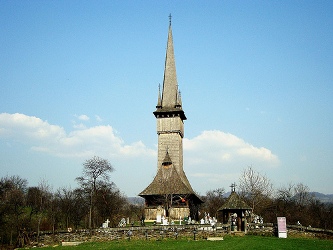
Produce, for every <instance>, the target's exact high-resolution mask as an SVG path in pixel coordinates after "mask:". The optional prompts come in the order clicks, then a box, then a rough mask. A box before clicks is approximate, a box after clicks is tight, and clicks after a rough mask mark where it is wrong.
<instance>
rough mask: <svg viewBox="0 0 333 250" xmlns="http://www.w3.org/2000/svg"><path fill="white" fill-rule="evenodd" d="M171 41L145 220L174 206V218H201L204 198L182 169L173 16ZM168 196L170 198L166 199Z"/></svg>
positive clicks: (181, 113)
mask: <svg viewBox="0 0 333 250" xmlns="http://www.w3.org/2000/svg"><path fill="white" fill-rule="evenodd" d="M169 18H170V19H169V30H168V41H167V49H166V56H165V68H164V78H163V86H162V91H161V89H160V87H159V93H158V100H157V105H156V110H155V112H154V115H155V117H156V122H157V135H158V155H157V173H156V176H155V178H154V179H153V181H152V182H151V183H150V185H148V187H147V188H145V189H144V190H143V191H142V192H141V193H140V194H139V195H140V196H141V197H144V198H145V201H146V207H145V214H146V218H153V217H154V216H155V214H156V211H157V210H156V209H157V206H162V207H164V209H165V210H166V211H167V212H170V211H171V210H170V211H169V209H170V208H171V207H172V208H173V209H176V208H177V209H176V210H172V211H173V212H172V213H171V214H170V216H171V217H174V218H179V216H184V215H186V216H188V215H189V214H191V216H192V217H193V218H196V217H197V216H198V206H197V205H198V204H200V203H202V201H201V199H200V198H199V197H198V196H197V195H196V194H195V192H194V191H193V189H192V187H191V185H190V183H189V181H188V179H187V177H186V175H185V172H184V170H183V137H184V120H186V116H185V113H184V111H183V108H182V100H181V95H180V91H179V90H178V83H177V74H176V63H175V55H174V49H173V38H172V28H171V15H170V16H169ZM166 197H169V198H170V199H169V198H168V199H166ZM177 197H186V199H187V201H188V202H187V203H186V204H185V203H184V204H183V203H179V202H178V201H176V200H175V199H177Z"/></svg>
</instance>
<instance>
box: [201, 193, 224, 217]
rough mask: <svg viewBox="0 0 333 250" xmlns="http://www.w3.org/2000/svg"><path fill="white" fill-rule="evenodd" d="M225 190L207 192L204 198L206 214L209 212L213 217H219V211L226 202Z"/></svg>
mask: <svg viewBox="0 0 333 250" xmlns="http://www.w3.org/2000/svg"><path fill="white" fill-rule="evenodd" d="M224 194H225V190H224V188H217V189H214V190H210V191H207V192H206V196H205V197H204V201H205V203H204V207H203V209H204V210H205V212H208V213H209V214H210V215H212V216H215V217H216V216H217V214H216V213H217V210H218V209H219V208H220V207H221V206H222V205H223V203H224V202H225V197H224Z"/></svg>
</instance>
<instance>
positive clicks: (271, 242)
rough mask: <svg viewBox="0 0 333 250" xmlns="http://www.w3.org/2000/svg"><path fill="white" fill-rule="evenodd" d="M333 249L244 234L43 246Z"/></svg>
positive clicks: (323, 243) (316, 242) (315, 242)
mask: <svg viewBox="0 0 333 250" xmlns="http://www.w3.org/2000/svg"><path fill="white" fill-rule="evenodd" d="M157 248H158V249H175V250H176V249H182V250H183V249H191V250H193V249H228V250H236V249H242V250H243V249H246V250H250V249H265V250H266V249H268V250H269V249H283V250H288V249H290V250H291V249H293V250H294V249H316V250H318V249H321V250H322V249H333V241H332V240H320V239H301V238H287V239H279V238H276V237H261V236H250V235H247V236H244V237H232V236H226V237H224V240H223V241H207V240H197V241H194V240H193V239H192V240H185V239H179V240H175V239H164V240H160V241H157V240H147V241H146V240H130V241H129V240H121V241H109V242H94V243H83V244H80V245H78V246H58V247H56V248H55V247H46V248H43V249H67V250H69V249H75V250H86V249H100V250H102V249H103V250H104V249H112V250H113V249H131V250H132V249H134V250H135V249H157Z"/></svg>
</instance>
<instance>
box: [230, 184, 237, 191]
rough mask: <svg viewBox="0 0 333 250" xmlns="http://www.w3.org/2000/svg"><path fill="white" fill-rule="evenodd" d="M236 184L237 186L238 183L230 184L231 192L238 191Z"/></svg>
mask: <svg viewBox="0 0 333 250" xmlns="http://www.w3.org/2000/svg"><path fill="white" fill-rule="evenodd" d="M236 186H237V185H236V183H232V184H231V186H230V187H231V192H235V191H236Z"/></svg>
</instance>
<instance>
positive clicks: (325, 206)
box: [201, 166, 333, 230]
mask: <svg viewBox="0 0 333 250" xmlns="http://www.w3.org/2000/svg"><path fill="white" fill-rule="evenodd" d="M237 193H238V194H239V196H240V197H241V198H242V199H243V200H244V201H245V202H246V203H247V204H248V206H250V207H251V208H252V211H253V214H256V215H259V216H260V217H262V218H263V220H264V222H270V223H275V222H276V218H277V217H280V216H281V217H286V218H287V223H288V224H292V225H303V226H306V227H308V226H310V227H316V228H322V229H329V230H333V203H323V202H320V201H319V200H318V199H317V198H316V197H314V195H313V193H311V192H310V189H309V187H308V186H306V185H304V184H303V183H289V184H287V186H282V187H279V188H277V189H274V187H273V184H272V182H271V181H270V180H269V178H267V177H266V176H265V175H263V174H261V173H259V172H257V171H255V170H254V169H253V167H252V166H250V167H248V168H246V169H244V171H243V172H242V174H241V176H240V178H239V182H238V189H237ZM226 199H227V197H226V191H225V189H224V188H218V189H215V190H210V191H207V192H206V195H205V196H204V197H203V200H204V201H205V203H204V204H203V206H202V207H201V211H205V212H206V213H210V215H211V216H217V211H218V209H219V208H220V207H222V205H223V204H224V203H225V201H226Z"/></svg>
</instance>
